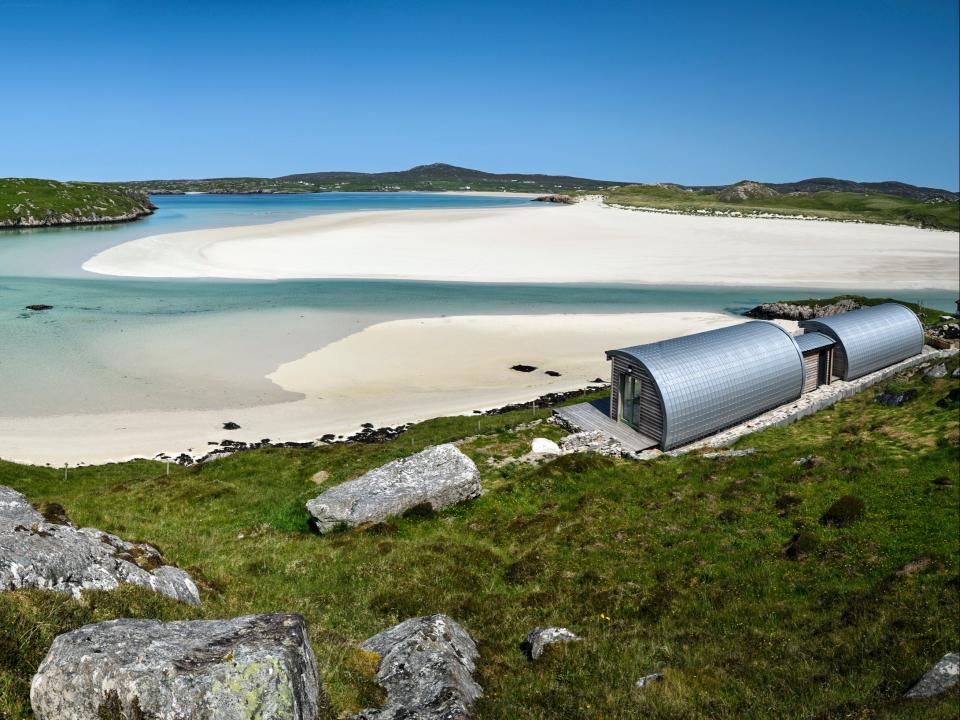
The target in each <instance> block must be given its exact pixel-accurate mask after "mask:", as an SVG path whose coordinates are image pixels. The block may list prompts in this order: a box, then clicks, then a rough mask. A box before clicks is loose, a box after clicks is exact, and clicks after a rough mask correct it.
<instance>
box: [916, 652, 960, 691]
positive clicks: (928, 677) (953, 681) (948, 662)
mask: <svg viewBox="0 0 960 720" xmlns="http://www.w3.org/2000/svg"><path fill="white" fill-rule="evenodd" d="M958 683H960V655H958V654H957V653H947V654H946V655H944V656H943V657H942V658H940V660H939V662H937V664H936V665H934V666H933V667H932V668H930V669H929V670H927V672H926V673H924V675H923V677H922V678H920V679H919V680H918V681H917V683H916V685H914V686H913V687H912V688H910V689H909V690H907V694H906V695H905V697H908V698H928V697H934V696H936V695H941V694H942V693H945V692H947V691H948V690H950V689H951V688H953V687H956V685H957V684H958Z"/></svg>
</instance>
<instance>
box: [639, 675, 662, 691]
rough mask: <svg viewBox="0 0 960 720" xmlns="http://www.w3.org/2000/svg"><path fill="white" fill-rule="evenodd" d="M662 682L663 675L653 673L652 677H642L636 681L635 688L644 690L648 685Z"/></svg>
mask: <svg viewBox="0 0 960 720" xmlns="http://www.w3.org/2000/svg"><path fill="white" fill-rule="evenodd" d="M662 681H663V673H653V674H652V675H644V676H643V677H642V678H640V679H639V680H637V682H636V687H637V688H644V687H646V686H647V685H649V684H650V683H655V682H662Z"/></svg>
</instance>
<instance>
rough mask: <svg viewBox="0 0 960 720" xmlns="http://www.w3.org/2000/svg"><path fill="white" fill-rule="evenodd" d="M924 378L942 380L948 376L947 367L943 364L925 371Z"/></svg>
mask: <svg viewBox="0 0 960 720" xmlns="http://www.w3.org/2000/svg"><path fill="white" fill-rule="evenodd" d="M923 375H924V377H928V378H942V377H946V376H947V366H946V365H944V364H943V363H940V364H939V365H934V366H933V367H932V368H929V369H928V370H925V371H924V373H923Z"/></svg>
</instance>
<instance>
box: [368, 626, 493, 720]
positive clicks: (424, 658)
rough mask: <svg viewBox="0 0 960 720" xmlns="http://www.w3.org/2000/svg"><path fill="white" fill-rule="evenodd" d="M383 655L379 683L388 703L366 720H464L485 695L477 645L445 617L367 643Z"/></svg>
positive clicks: (370, 649)
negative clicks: (479, 676)
mask: <svg viewBox="0 0 960 720" xmlns="http://www.w3.org/2000/svg"><path fill="white" fill-rule="evenodd" d="M361 647H362V648H363V649H364V650H367V651H368V652H375V653H379V654H380V664H379V666H378V668H377V679H378V681H379V682H380V684H381V685H382V686H383V687H384V688H385V689H386V691H387V703H386V705H384V706H383V707H382V708H380V709H367V710H364V711H362V712H361V713H360V714H359V715H358V716H357V717H358V718H363V720H465V719H466V718H469V717H470V713H471V710H472V708H473V704H474V702H476V700H477V698H479V697H481V696H482V695H483V690H482V689H481V688H480V685H478V684H477V682H476V681H475V680H474V679H473V672H474V670H475V669H476V666H475V662H476V660H477V657H479V653H478V652H477V646H476V644H475V643H474V642H473V639H472V638H471V637H470V635H469V634H468V633H467V631H466V630H464V629H463V628H462V627H460V626H459V625H458V624H457V623H456V622H454V621H453V620H451V619H450V618H449V617H447V616H446V615H429V616H427V617H419V618H411V619H410V620H405V621H404V622H402V623H400V624H399V625H394V626H393V627H392V628H389V629H387V630H384V631H383V632H382V633H379V634H377V635H374V636H373V637H372V638H370V639H368V640H366V641H365V642H364V643H363V644H362V645H361Z"/></svg>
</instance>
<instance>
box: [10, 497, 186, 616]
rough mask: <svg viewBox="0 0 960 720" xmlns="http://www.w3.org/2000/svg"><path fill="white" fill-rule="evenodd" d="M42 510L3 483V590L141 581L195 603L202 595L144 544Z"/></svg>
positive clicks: (59, 511) (76, 589)
mask: <svg viewBox="0 0 960 720" xmlns="http://www.w3.org/2000/svg"><path fill="white" fill-rule="evenodd" d="M42 509H43V510H44V513H41V512H40V511H39V510H38V509H37V508H35V507H33V505H31V504H30V502H29V501H28V500H27V499H26V498H25V497H24V496H23V495H21V494H20V493H18V492H17V491H15V490H11V489H10V488H8V487H3V486H0V591H5V590H19V589H21V588H40V589H44V590H55V591H57V592H68V593H71V594H73V595H74V597H79V595H80V591H81V590H113V589H114V588H116V587H118V586H119V585H120V583H130V584H131V585H140V586H142V587H146V588H150V589H151V590H153V591H155V592H158V593H161V594H162V595H167V596H168V597H172V598H174V599H176V600H181V601H183V602H186V603H190V604H191V605H199V604H200V593H199V592H198V591H197V586H196V585H194V583H193V580H191V578H190V576H189V575H188V574H187V573H185V572H184V571H183V570H180V569H179V568H176V567H173V566H172V565H167V564H165V562H164V560H163V556H162V555H161V554H160V552H159V551H158V550H157V549H156V548H155V547H153V546H151V545H148V544H146V543H130V542H126V541H125V540H121V539H120V538H118V537H117V536H115V535H111V534H109V533H105V532H103V531H101V530H96V529H94V528H78V527H76V526H75V525H73V523H71V522H70V520H69V519H68V518H67V516H66V514H65V513H64V512H63V508H60V507H59V506H56V505H47V506H44V507H43V508H42Z"/></svg>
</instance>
